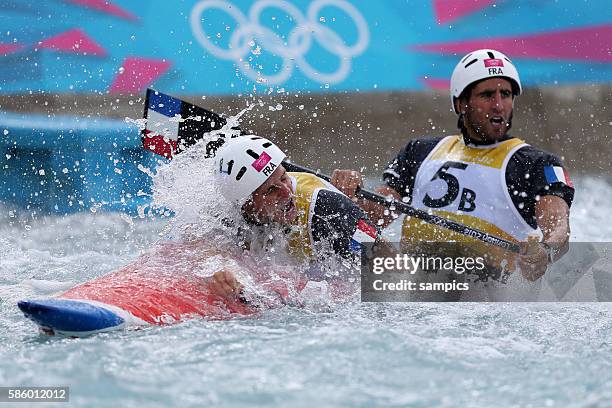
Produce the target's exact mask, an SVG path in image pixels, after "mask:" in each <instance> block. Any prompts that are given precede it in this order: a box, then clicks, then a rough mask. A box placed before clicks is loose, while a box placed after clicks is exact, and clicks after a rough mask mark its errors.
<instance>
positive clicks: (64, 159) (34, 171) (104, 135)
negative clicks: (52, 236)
mask: <svg viewBox="0 0 612 408" xmlns="http://www.w3.org/2000/svg"><path fill="white" fill-rule="evenodd" d="M0 155H1V156H0V166H1V168H2V173H1V174H0V201H1V202H4V203H5V204H10V205H12V206H19V207H23V208H25V209H27V210H32V211H37V212H40V213H47V214H52V213H55V214H67V213H73V212H77V211H83V210H91V211H97V210H98V209H101V210H113V211H124V212H127V213H130V214H137V213H138V210H139V207H140V208H141V211H142V208H143V207H144V206H146V204H147V203H148V202H149V201H150V192H151V179H150V177H149V176H148V175H147V174H146V173H145V172H143V171H141V170H140V169H139V167H140V166H143V167H145V168H153V167H154V166H155V164H156V162H157V161H158V160H159V157H157V156H155V155H154V154H152V153H150V152H148V151H145V150H144V149H143V148H142V145H141V142H140V134H139V131H138V128H137V126H136V125H134V124H129V123H126V122H124V121H121V120H113V119H100V118H95V119H91V118H83V117H76V116H41V115H32V114H27V115H25V114H23V115H22V114H2V115H0Z"/></svg>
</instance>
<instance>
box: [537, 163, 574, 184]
mask: <svg viewBox="0 0 612 408" xmlns="http://www.w3.org/2000/svg"><path fill="white" fill-rule="evenodd" d="M544 175H545V176H546V181H547V182H548V184H553V183H563V184H565V185H567V186H570V187H572V188H573V187H574V184H572V180H570V178H569V173H568V172H567V170H565V169H564V168H563V167H561V166H545V167H544Z"/></svg>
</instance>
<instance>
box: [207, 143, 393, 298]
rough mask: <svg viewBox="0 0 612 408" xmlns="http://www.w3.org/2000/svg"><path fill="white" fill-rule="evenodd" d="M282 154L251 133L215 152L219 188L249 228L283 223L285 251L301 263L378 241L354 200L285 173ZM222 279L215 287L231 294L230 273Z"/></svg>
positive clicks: (350, 251)
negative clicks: (224, 289) (239, 210)
mask: <svg viewBox="0 0 612 408" xmlns="http://www.w3.org/2000/svg"><path fill="white" fill-rule="evenodd" d="M284 158H285V153H284V152H283V151H282V150H281V149H279V148H278V147H277V146H276V145H275V144H274V143H272V142H271V141H269V140H267V139H264V138H262V137H259V136H255V135H247V136H239V137H235V138H231V139H229V140H227V141H226V142H225V143H224V144H223V145H222V146H221V147H220V148H219V149H218V150H217V151H216V153H215V172H216V179H217V184H218V187H219V190H220V192H221V194H222V195H223V196H224V197H225V198H226V199H227V200H228V201H229V202H230V203H232V204H234V205H237V206H238V207H239V208H240V209H241V212H242V214H243V216H244V219H245V220H246V221H247V223H248V224H250V225H251V227H252V229H258V228H259V229H263V230H266V228H268V227H272V228H275V227H281V230H283V231H286V237H285V238H286V242H287V244H288V248H287V249H288V252H289V253H290V254H291V255H292V256H294V257H295V258H297V259H298V260H303V261H305V262H310V261H313V260H316V259H317V257H325V256H326V255H327V254H328V252H326V251H332V252H334V253H336V254H337V255H339V256H341V257H352V256H353V254H355V253H356V252H357V250H358V249H359V248H360V244H365V243H368V242H371V243H374V242H376V241H379V242H382V241H381V239H380V236H379V231H378V229H377V228H376V227H375V226H374V225H373V224H372V223H371V222H370V221H369V219H368V217H367V215H366V214H365V213H364V211H363V210H362V209H361V208H359V206H357V204H355V203H354V202H353V201H352V200H351V199H349V198H348V197H347V196H346V195H344V194H343V193H341V192H340V191H339V190H338V189H336V188H335V187H334V186H333V185H332V184H330V183H328V182H327V181H325V180H322V179H321V178H319V177H317V176H315V175H312V174H309V173H294V172H287V171H286V170H285V168H284V167H283V165H282V161H283V159H284ZM269 236H270V233H263V234H251V237H250V238H251V239H257V237H266V238H267V237H269ZM220 278H221V279H220V280H221V283H219V288H222V287H225V288H226V289H228V290H229V288H232V290H233V291H234V292H235V290H236V287H237V286H236V285H238V286H239V284H238V282H237V281H236V280H235V279H234V278H233V277H232V276H225V275H223V276H220ZM226 280H227V282H229V283H226Z"/></svg>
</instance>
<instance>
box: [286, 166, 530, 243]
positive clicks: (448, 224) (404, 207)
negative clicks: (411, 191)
mask: <svg viewBox="0 0 612 408" xmlns="http://www.w3.org/2000/svg"><path fill="white" fill-rule="evenodd" d="M283 166H284V167H285V169H286V170H288V171H294V172H303V173H311V174H314V175H316V176H317V177H320V178H322V179H324V180H327V181H331V177H329V176H328V175H325V174H322V173H319V172H317V171H315V170H312V169H309V168H307V167H302V166H300V165H297V164H294V163H290V162H287V161H285V162H283ZM355 195H356V196H357V197H360V198H365V199H366V200H369V201H373V202H375V203H378V204H382V205H384V206H386V207H390V208H393V210H394V211H398V212H401V213H403V214H406V215H409V216H411V217H415V218H418V219H420V220H423V221H425V222H427V223H429V224H433V225H437V226H438V227H442V228H446V229H448V230H451V231H455V232H458V233H460V234H463V235H467V236H469V237H472V238H474V239H477V240H480V241H483V242H486V243H487V244H491V245H495V246H498V247H500V248H503V249H505V250H507V251H511V252H515V253H518V252H519V246H518V245H517V244H515V243H514V242H511V241H508V240H507V239H504V238H500V237H497V236H495V235H491V234H489V233H486V232H483V231H480V230H477V229H474V228H471V227H468V226H467V225H464V224H460V223H458V222H455V221H452V220H449V219H446V218H443V217H440V216H437V215H433V214H430V213H428V212H427V211H423V210H419V209H416V208H414V207H411V206H409V205H408V204H406V203H403V202H401V201H398V200H394V199H391V198H388V197H385V196H383V195H380V194H377V193H373V192H371V191H368V190H364V189H362V188H358V189H357V191H356V192H355Z"/></svg>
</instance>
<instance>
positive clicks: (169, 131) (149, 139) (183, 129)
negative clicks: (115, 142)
mask: <svg viewBox="0 0 612 408" xmlns="http://www.w3.org/2000/svg"><path fill="white" fill-rule="evenodd" d="M144 117H145V119H146V120H147V124H146V127H145V129H144V130H143V131H142V145H143V147H144V148H145V149H147V150H150V151H152V152H153V153H156V154H159V155H160V156H163V157H165V158H167V159H171V158H172V156H174V154H176V153H179V152H181V151H182V150H185V149H186V148H188V147H189V146H191V145H193V144H195V143H196V142H197V141H198V140H200V139H201V138H202V135H204V134H205V133H208V132H211V131H213V130H217V129H221V128H222V127H223V126H225V124H226V122H227V121H226V120H225V118H222V117H221V116H219V115H217V114H216V113H213V112H210V111H208V110H206V109H204V108H200V107H199V106H195V105H192V104H190V103H189V102H185V101H183V100H181V99H178V98H174V97H172V96H170V95H166V94H164V93H161V92H159V91H155V90H153V89H147V96H146V99H145V112H144Z"/></svg>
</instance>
